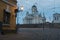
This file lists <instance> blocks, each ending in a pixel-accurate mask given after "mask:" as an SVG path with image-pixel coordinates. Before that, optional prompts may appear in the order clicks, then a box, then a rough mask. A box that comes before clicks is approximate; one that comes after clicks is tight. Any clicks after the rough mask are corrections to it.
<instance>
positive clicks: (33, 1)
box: [16, 0, 60, 24]
mask: <svg viewBox="0 0 60 40" xmlns="http://www.w3.org/2000/svg"><path fill="white" fill-rule="evenodd" d="M17 2H18V3H17V6H18V7H19V10H20V7H21V6H24V10H23V12H19V13H18V14H17V15H18V17H17V20H18V21H17V20H16V22H18V23H20V24H22V23H23V20H22V19H23V17H24V16H25V14H26V12H27V11H29V13H31V7H32V6H33V5H36V6H37V9H38V11H39V13H41V14H42V15H43V13H44V14H45V17H46V21H49V22H51V21H52V20H53V14H54V13H60V0H17Z"/></svg>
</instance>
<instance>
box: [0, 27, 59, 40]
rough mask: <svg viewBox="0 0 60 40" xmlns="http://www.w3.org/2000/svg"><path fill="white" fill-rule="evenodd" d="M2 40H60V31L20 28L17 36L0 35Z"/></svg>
mask: <svg viewBox="0 0 60 40" xmlns="http://www.w3.org/2000/svg"><path fill="white" fill-rule="evenodd" d="M0 40H60V29H55V28H50V29H49V28H44V29H43V28H19V29H18V31H17V34H7V35H0Z"/></svg>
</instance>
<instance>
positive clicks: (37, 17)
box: [23, 5, 46, 24]
mask: <svg viewBox="0 0 60 40" xmlns="http://www.w3.org/2000/svg"><path fill="white" fill-rule="evenodd" d="M31 10H32V13H31V14H30V13H29V12H27V13H26V16H25V17H24V18H23V24H40V23H45V22H46V18H45V16H42V15H41V14H39V13H38V10H37V7H36V6H35V5H33V6H32V8H31Z"/></svg>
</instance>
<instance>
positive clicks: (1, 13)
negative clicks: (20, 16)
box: [0, 0, 17, 30]
mask: <svg viewBox="0 0 60 40" xmlns="http://www.w3.org/2000/svg"><path fill="white" fill-rule="evenodd" d="M16 4H17V1H16V0H0V21H1V22H2V23H3V29H9V30H10V29H11V30H15V29H16V17H15V12H14V11H15V9H17V5H16Z"/></svg>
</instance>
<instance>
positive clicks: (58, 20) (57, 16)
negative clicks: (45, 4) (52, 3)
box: [53, 13, 60, 23]
mask: <svg viewBox="0 0 60 40" xmlns="http://www.w3.org/2000/svg"><path fill="white" fill-rule="evenodd" d="M53 23H60V14H59V13H55V14H53Z"/></svg>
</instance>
